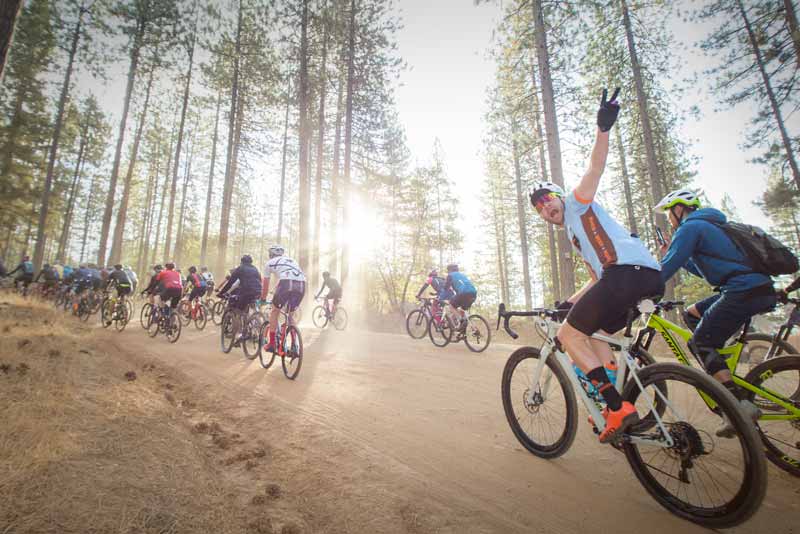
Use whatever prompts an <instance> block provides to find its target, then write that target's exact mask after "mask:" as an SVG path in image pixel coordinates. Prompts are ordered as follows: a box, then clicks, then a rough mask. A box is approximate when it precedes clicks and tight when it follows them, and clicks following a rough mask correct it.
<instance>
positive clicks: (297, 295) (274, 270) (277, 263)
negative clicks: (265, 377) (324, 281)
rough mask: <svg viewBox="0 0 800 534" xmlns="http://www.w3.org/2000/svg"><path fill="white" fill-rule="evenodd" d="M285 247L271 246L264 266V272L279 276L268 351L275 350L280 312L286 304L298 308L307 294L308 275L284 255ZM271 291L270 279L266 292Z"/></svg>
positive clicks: (273, 302)
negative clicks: (276, 329)
mask: <svg viewBox="0 0 800 534" xmlns="http://www.w3.org/2000/svg"><path fill="white" fill-rule="evenodd" d="M284 252H285V251H284V249H283V247H282V246H280V245H272V246H271V247H269V261H268V262H267V266H266V267H265V268H264V274H265V275H267V276H270V275H271V274H274V275H276V276H277V278H278V285H277V286H275V292H274V293H273V295H272V311H271V312H270V314H269V344H268V345H267V348H266V350H267V352H270V351H274V350H275V328H276V325H277V324H278V314H279V313H280V309H281V308H283V307H284V306H286V307H288V308H289V309H290V310H295V309H297V307H298V306H300V302H302V300H303V297H304V296H305V294H306V275H305V274H303V270H302V269H300V266H299V265H297V262H295V261H294V260H293V259H292V258H290V257H288V256H284ZM268 291H269V279H267V282H266V288H265V289H264V293H265V294H266V293H267V292H268Z"/></svg>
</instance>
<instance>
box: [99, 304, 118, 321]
mask: <svg viewBox="0 0 800 534" xmlns="http://www.w3.org/2000/svg"><path fill="white" fill-rule="evenodd" d="M115 307H116V305H115V303H113V302H111V301H110V300H108V299H106V300H104V301H103V304H102V305H101V306H100V324H101V325H103V328H108V327H109V326H111V323H112V322H114V321H113V320H112V319H111V317H113V315H114V308H115Z"/></svg>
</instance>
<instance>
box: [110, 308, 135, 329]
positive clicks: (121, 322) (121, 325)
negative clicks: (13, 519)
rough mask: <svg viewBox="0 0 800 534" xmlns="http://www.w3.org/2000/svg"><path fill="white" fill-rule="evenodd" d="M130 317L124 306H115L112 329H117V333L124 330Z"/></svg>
mask: <svg viewBox="0 0 800 534" xmlns="http://www.w3.org/2000/svg"><path fill="white" fill-rule="evenodd" d="M130 317H131V316H130V310H129V309H128V306H127V305H126V304H122V305H117V311H116V316H115V318H114V328H116V329H117V332H122V331H123V330H125V327H126V326H128V321H129V320H130Z"/></svg>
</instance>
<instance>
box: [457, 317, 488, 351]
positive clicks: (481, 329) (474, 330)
mask: <svg viewBox="0 0 800 534" xmlns="http://www.w3.org/2000/svg"><path fill="white" fill-rule="evenodd" d="M491 338H492V331H491V330H490V329H489V323H488V322H487V321H486V319H484V318H483V317H481V316H480V315H470V316H469V318H468V319H467V327H466V331H465V332H464V344H465V345H466V346H467V348H468V349H469V350H471V351H472V352H483V351H485V350H486V349H487V347H489V341H491Z"/></svg>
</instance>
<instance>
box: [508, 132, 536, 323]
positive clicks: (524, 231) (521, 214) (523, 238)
mask: <svg viewBox="0 0 800 534" xmlns="http://www.w3.org/2000/svg"><path fill="white" fill-rule="evenodd" d="M512 136H513V137H514V138H513V139H512V148H513V152H514V154H513V156H514V183H515V185H516V186H517V223H518V224H519V241H520V248H521V249H522V251H521V252H522V280H523V284H524V285H525V309H526V310H530V309H532V308H533V300H532V298H531V272H530V266H529V265H528V225H527V223H526V220H525V219H526V217H525V200H524V199H523V193H522V171H521V170H520V166H519V147H518V145H517V137H516V125H515V127H514V129H513V131H512Z"/></svg>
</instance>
